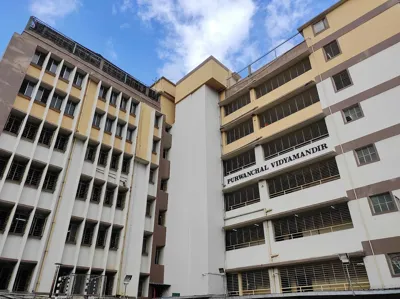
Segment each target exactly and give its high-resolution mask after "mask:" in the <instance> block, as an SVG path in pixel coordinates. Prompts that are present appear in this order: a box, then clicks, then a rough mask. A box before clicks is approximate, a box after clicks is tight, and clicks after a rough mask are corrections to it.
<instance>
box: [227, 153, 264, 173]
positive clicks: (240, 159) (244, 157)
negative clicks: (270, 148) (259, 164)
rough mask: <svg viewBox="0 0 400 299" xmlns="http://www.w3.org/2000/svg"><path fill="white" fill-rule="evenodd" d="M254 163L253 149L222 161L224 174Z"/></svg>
mask: <svg viewBox="0 0 400 299" xmlns="http://www.w3.org/2000/svg"><path fill="white" fill-rule="evenodd" d="M254 164H256V155H255V153H254V149H251V150H249V151H247V152H245V153H242V154H240V155H238V156H236V157H233V158H231V159H229V160H225V161H224V175H225V176H226V175H229V174H232V173H234V172H237V171H239V170H241V169H243V168H246V167H250V166H252V165H254Z"/></svg>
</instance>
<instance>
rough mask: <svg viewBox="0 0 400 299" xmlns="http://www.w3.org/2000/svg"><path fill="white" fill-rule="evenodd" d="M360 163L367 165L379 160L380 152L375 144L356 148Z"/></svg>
mask: <svg viewBox="0 0 400 299" xmlns="http://www.w3.org/2000/svg"><path fill="white" fill-rule="evenodd" d="M356 154H357V159H358V163H360V165H365V164H368V163H372V162H376V161H378V160H379V157H378V153H377V152H376V148H375V146H374V145H373V144H369V145H367V146H364V147H362V148H359V149H356Z"/></svg>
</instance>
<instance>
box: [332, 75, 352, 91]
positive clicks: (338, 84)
mask: <svg viewBox="0 0 400 299" xmlns="http://www.w3.org/2000/svg"><path fill="white" fill-rule="evenodd" d="M332 79H333V83H334V84H335V88H336V91H339V90H342V89H343V88H345V87H348V86H350V85H352V84H353V83H352V82H351V79H350V74H349V71H348V70H344V71H341V72H340V73H338V74H336V75H333V76H332Z"/></svg>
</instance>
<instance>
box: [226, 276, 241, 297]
mask: <svg viewBox="0 0 400 299" xmlns="http://www.w3.org/2000/svg"><path fill="white" fill-rule="evenodd" d="M226 285H227V291H228V296H239V280H238V275H237V274H236V273H226Z"/></svg>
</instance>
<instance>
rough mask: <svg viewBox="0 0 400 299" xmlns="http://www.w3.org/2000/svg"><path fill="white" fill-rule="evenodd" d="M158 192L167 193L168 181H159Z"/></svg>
mask: <svg viewBox="0 0 400 299" xmlns="http://www.w3.org/2000/svg"><path fill="white" fill-rule="evenodd" d="M160 185H161V186H160V190H162V191H164V192H167V190H168V180H161V184H160Z"/></svg>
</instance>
